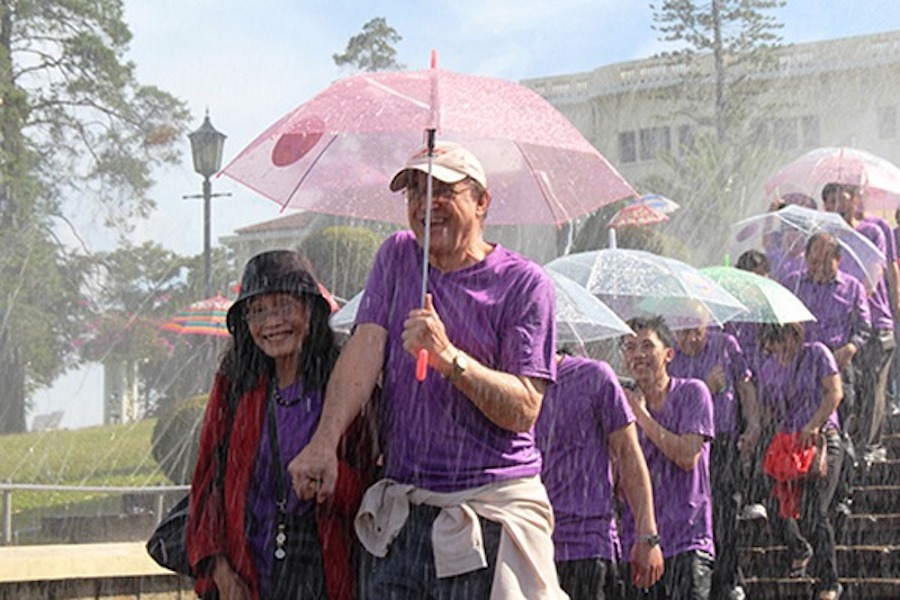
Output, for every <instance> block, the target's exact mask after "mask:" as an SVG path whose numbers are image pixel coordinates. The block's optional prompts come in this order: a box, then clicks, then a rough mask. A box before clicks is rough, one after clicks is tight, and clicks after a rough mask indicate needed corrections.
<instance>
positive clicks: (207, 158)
mask: <svg viewBox="0 0 900 600" xmlns="http://www.w3.org/2000/svg"><path fill="white" fill-rule="evenodd" d="M225 137H226V136H225V134H224V133H222V132H220V131H217V130H216V128H215V127H213V126H212V123H210V122H209V112H207V113H206V118H204V119H203V124H202V125H201V126H200V127H199V128H198V129H197V130H196V131H194V132H192V133H189V134H188V139H189V140H190V141H191V155H192V156H193V158H194V171H195V172H197V173H198V174H200V175H202V176H203V192H202V193H201V194H199V195H197V194H193V195H190V196H184V198H203V283H204V290H205V293H206V297H207V298H209V297H210V296H212V280H211V276H212V275H211V265H210V212H211V211H210V200H211V199H213V198H216V197H218V196H230V195H231V194H227V193H225V194H213V193H212V184H211V183H210V181H209V178H210V177H212V176H213V175H215V174H216V173H218V172H219V169H221V168H222V148H223V147H224V146H225Z"/></svg>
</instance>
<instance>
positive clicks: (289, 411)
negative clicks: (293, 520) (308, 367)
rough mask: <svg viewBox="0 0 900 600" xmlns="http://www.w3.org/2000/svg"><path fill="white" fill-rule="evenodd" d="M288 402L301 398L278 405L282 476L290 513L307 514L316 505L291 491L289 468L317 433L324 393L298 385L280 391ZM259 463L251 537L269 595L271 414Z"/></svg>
mask: <svg viewBox="0 0 900 600" xmlns="http://www.w3.org/2000/svg"><path fill="white" fill-rule="evenodd" d="M279 393H280V394H281V397H282V398H284V400H285V401H286V402H291V401H292V400H293V399H295V398H297V399H298V401H297V402H296V404H292V405H291V406H281V405H278V404H276V405H275V419H276V422H277V423H278V441H279V442H280V449H281V473H282V475H283V477H284V489H285V495H286V496H287V512H289V513H296V514H301V515H302V514H305V513H306V512H308V511H310V510H312V502H311V501H304V500H300V499H299V498H298V497H297V494H295V493H294V492H293V489H292V488H291V480H290V476H289V475H288V471H287V466H288V463H289V462H291V460H292V459H293V458H294V457H295V456H297V454H298V453H299V452H300V450H302V449H303V448H304V447H306V445H307V444H308V443H309V440H310V439H312V434H313V431H315V428H316V425H317V424H318V422H319V417H320V416H321V414H322V394H321V393H320V392H316V391H306V390H304V389H303V384H302V383H300V382H298V383H294V384H292V385H289V386H288V387H286V388H282V389H281V390H279ZM264 418H265V419H266V421H265V422H264V423H263V428H262V435H260V439H259V447H258V448H257V449H256V462H255V464H254V467H253V483H252V484H251V486H250V494H249V498H248V499H247V507H248V510H247V519H248V521H249V523H248V525H249V527H248V532H247V538H248V543H249V545H250V550H251V552H253V559H254V560H253V563H254V564H255V565H256V570H257V572H258V573H259V583H260V585H261V586H262V591H263V592H265V593H264V594H263V595H262V596H263V597H267V596H268V587H269V584H270V580H271V574H272V563H273V562H274V559H273V555H274V552H275V516H276V506H275V495H276V490H275V484H274V482H273V479H272V447H271V442H270V440H269V422H268V415H266V416H265V417H264Z"/></svg>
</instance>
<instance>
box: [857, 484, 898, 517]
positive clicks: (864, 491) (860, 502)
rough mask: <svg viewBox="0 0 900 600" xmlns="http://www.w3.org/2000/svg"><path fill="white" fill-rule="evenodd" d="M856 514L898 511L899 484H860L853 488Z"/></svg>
mask: <svg viewBox="0 0 900 600" xmlns="http://www.w3.org/2000/svg"><path fill="white" fill-rule="evenodd" d="M853 512H854V513H856V514H894V513H900V485H861V486H855V487H854V488H853Z"/></svg>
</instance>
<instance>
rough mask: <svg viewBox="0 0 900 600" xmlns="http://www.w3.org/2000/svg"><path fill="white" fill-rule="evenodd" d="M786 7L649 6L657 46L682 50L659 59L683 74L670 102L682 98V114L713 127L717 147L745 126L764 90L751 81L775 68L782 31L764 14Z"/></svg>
mask: <svg viewBox="0 0 900 600" xmlns="http://www.w3.org/2000/svg"><path fill="white" fill-rule="evenodd" d="M784 5H785V0H710V2H709V3H697V2H694V1H693V0H664V1H663V2H662V4H661V5H654V4H651V5H650V7H651V9H653V21H654V23H656V25H654V27H653V28H654V29H655V30H656V31H658V32H659V33H660V38H659V39H660V41H663V42H675V43H679V44H683V45H682V46H681V47H680V48H679V49H677V50H674V51H671V52H665V53H663V54H662V57H663V58H667V59H668V60H669V62H670V63H672V64H677V65H679V66H681V67H684V68H685V73H686V74H685V76H684V78H683V79H682V81H681V83H680V85H678V86H676V87H677V88H678V89H677V90H676V91H675V94H677V96H674V95H673V97H680V98H686V99H687V103H686V104H687V111H686V114H691V115H696V116H697V118H698V119H700V121H701V123H702V124H705V125H711V126H712V127H713V128H714V130H715V132H716V139H717V141H719V142H720V143H726V142H727V141H728V139H729V133H730V132H731V131H732V130H733V129H736V128H739V127H740V126H742V125H743V124H744V122H745V120H746V119H747V118H748V115H749V114H750V110H749V109H750V107H751V106H752V105H753V104H754V100H756V99H757V98H758V96H759V94H760V93H761V92H762V91H763V90H764V89H765V84H764V83H761V81H760V79H759V78H756V77H754V75H757V74H759V73H760V72H761V71H762V70H764V69H767V68H770V67H772V66H773V64H774V61H775V56H774V51H775V50H776V49H777V48H778V47H779V46H780V43H781V38H780V36H779V35H778V34H777V30H778V29H781V27H782V24H781V23H779V22H778V21H777V20H776V19H775V17H774V16H772V15H770V14H767V12H766V11H770V10H773V9H776V8H781V7H783V6H784ZM710 59H711V61H712V64H711V66H710V64H709V62H710ZM698 108H700V109H701V110H700V111H697V109H698ZM710 109H711V110H710Z"/></svg>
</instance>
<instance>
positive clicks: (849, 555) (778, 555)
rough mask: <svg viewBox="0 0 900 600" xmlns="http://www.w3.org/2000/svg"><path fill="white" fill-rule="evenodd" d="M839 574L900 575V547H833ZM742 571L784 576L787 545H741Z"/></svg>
mask: <svg viewBox="0 0 900 600" xmlns="http://www.w3.org/2000/svg"><path fill="white" fill-rule="evenodd" d="M836 551H837V552H836V553H837V562H838V573H840V574H841V575H853V576H854V577H859V578H891V577H897V576H898V575H900V546H886V545H885V546H845V545H838V546H837V548H836ZM739 560H740V563H741V567H742V568H743V570H744V574H745V575H747V576H753V577H771V576H773V575H786V574H787V573H788V571H789V568H790V566H789V565H790V555H789V554H788V549H787V547H786V546H769V547H760V546H757V547H752V548H742V549H741V551H740V555H739Z"/></svg>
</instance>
